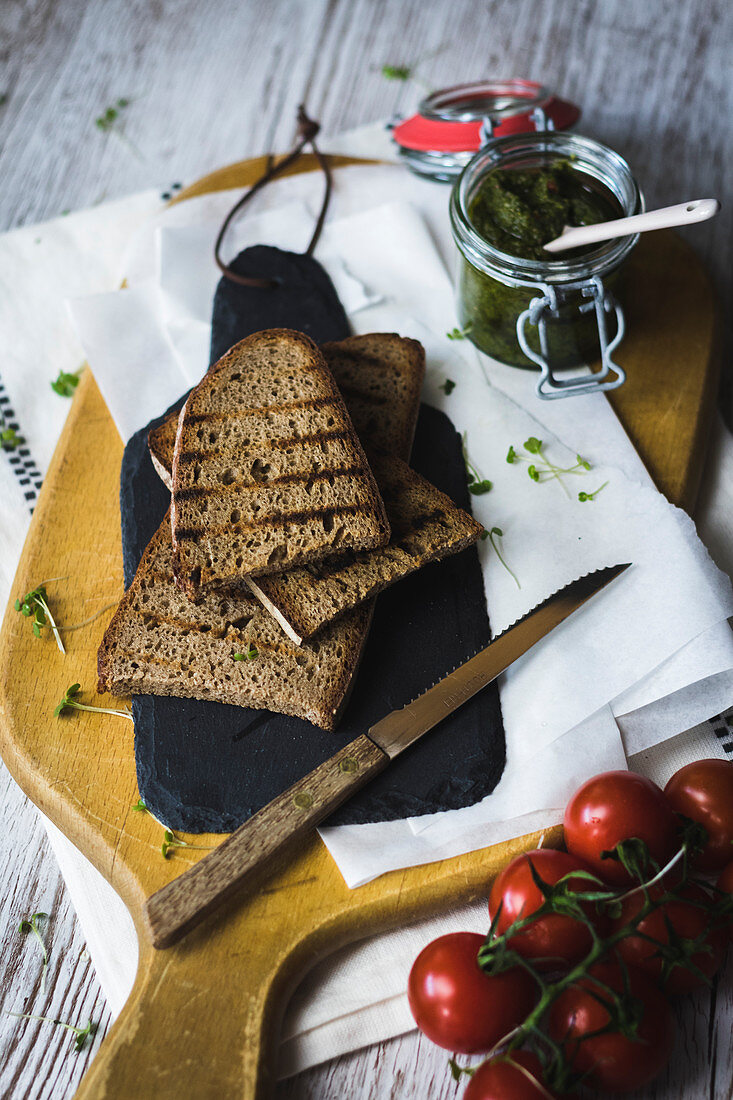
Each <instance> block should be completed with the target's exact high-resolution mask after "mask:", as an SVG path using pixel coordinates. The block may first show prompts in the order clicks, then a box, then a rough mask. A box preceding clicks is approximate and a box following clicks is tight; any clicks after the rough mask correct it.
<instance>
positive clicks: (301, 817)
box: [145, 565, 628, 948]
mask: <svg viewBox="0 0 733 1100" xmlns="http://www.w3.org/2000/svg"><path fill="white" fill-rule="evenodd" d="M625 569H628V565H615V566H613V567H611V568H609V569H601V570H599V571H598V572H596V573H589V574H588V575H587V576H585V577H581V578H580V580H577V581H574V582H573V583H572V584H569V585H568V586H567V588H563V589H561V591H559V592H556V593H555V594H554V596H551V597H550V598H549V600H547V601H546V602H545V603H543V604H540V606H539V607H536V608H535V609H534V610H533V611H531V612H530V613H529V614H528V615H527V616H526V617H525V618H524V619H521V620H520V621H519V622H518V623H515V624H514V625H513V626H510V627H509V629H508V630H506V631H505V632H504V633H503V634H500V635H499V637H498V638H495V639H494V641H493V642H491V644H490V645H488V646H487V647H486V648H485V649H483V650H481V652H480V653H477V654H476V656H475V657H472V658H471V659H470V660H469V661H466V663H465V664H463V665H460V666H459V667H458V668H457V669H455V670H454V671H453V672H450V673H449V674H448V675H447V676H445V677H444V678H443V679H442V680H440V681H439V683H437V684H435V685H434V686H433V687H431V688H429V689H428V690H427V691H426V692H424V693H423V694H422V695H420V696H418V698H417V699H415V700H413V702H412V703H408V705H407V706H406V707H402V709H401V710H396V711H393V712H392V713H391V714H388V715H387V717H386V718H383V719H382V720H381V721H380V722H377V723H376V725H374V726H372V728H371V729H370V730H369V734H368V735H367V734H361V736H359V737H357V738H356V739H355V740H354V741H350V742H349V744H348V745H345V746H344V747H343V748H342V749H340V750H339V752H337V753H336V754H335V755H334V756H332V757H331V758H330V759H329V760H324V762H323V763H322V764H319V765H318V767H317V768H315V769H314V770H313V771H312V772H310V773H309V774H308V775H304V776H303V777H302V779H299V780H298V782H297V783H294V784H293V786H292V787H289V788H288V790H286V791H283V792H282V794H279V795H278V796H277V798H274V799H273V800H272V802H269V803H268V804H267V805H266V806H263V807H262V809H261V810H258V811H257V813H256V814H253V815H252V817H250V818H249V820H248V821H245V823H244V825H240V827H239V828H238V829H237V830H236V831H235V832H233V833H232V834H231V836H229V837H227V839H226V840H225V841H224V842H223V843H222V844H220V845H219V847H218V848H216V849H215V850H214V851H213V852H210V853H209V854H208V855H207V856H205V857H204V858H203V859H202V860H200V861H199V862H198V863H196V864H195V865H194V866H193V867H191V869H190V870H188V871H186V872H185V874H183V875H180V876H179V877H178V878H176V879H174V880H173V882H169V883H168V885H167V886H164V887H162V888H161V889H160V890H158V891H157V892H156V893H155V894H153V895H152V897H150V898H148V900H147V902H146V904H145V917H146V921H147V924H148V929H149V932H150V937H151V939H152V942H153V946H154V947H157V948H164V947H169V946H170V945H171V944H173V943H175V942H176V941H177V940H179V939H180V938H181V936H184V935H185V934H186V933H187V932H189V931H190V930H191V929H192V928H195V927H196V925H197V924H200V923H201V921H202V920H204V918H205V917H206V916H207V915H208V914H209V913H211V912H213V911H214V910H215V909H216V908H217V907H218V906H219V905H221V903H222V902H223V901H224V900H225V899H226V898H227V897H230V896H231V895H232V894H233V893H234V892H235V891H237V890H239V889H240V888H241V887H242V886H243V885H244V884H245V883H246V882H247V881H249V880H251V878H252V877H253V876H255V875H256V873H257V872H259V871H261V870H263V869H264V870H267V869H268V868H269V865H270V862H271V861H272V859H273V858H274V857H275V856H276V855H278V853H280V852H282V851H284V850H285V849H286V848H288V847H291V846H293V845H294V844H296V843H297V841H298V840H299V839H303V838H305V837H307V836H308V835H309V834H310V833H311V832H312V830H313V829H314V828H315V826H316V825H318V824H319V823H320V822H321V821H323V820H325V818H327V817H328V815H329V814H330V813H332V812H333V810H335V809H336V808H337V807H338V806H340V805H341V804H342V803H343V802H346V801H347V799H349V798H350V797H351V796H352V795H353V794H355V793H356V791H358V790H359V789H360V788H361V787H363V786H364V784H365V783H368V782H369V780H370V779H372V778H373V777H374V776H375V775H378V774H379V772H381V771H383V770H384V769H385V768H386V767H388V766H389V763H390V761H391V760H392V759H393V758H394V757H395V756H397V755H398V753H400V752H403V751H404V749H406V748H407V747H408V746H409V745H411V744H413V742H414V741H416V740H417V739H418V738H419V737H421V736H422V735H423V734H424V733H427V731H428V730H430V729H432V728H433V726H436V725H437V724H438V723H439V722H440V721H441V719H442V718H445V716H446V715H448V714H450V713H451V712H452V711H454V710H456V709H457V708H458V707H460V706H461V705H462V704H463V703H465V702H466V701H467V700H468V699H470V698H471V696H472V695H475V694H476V692H477V691H480V690H481V688H483V687H485V686H486V684H488V683H490V682H491V681H492V680H493V679H495V678H496V677H497V676H498V675H499V673H501V672H503V671H504V670H505V669H506V668H508V667H509V665H510V664H511V663H512V661H516V660H517V658H518V657H521V656H522V654H524V653H526V652H527V650H528V649H530V648H531V647H532V646H533V645H534V644H535V643H536V642H538V641H539V640H540V638H544V637H545V635H547V634H549V632H550V631H551V630H553V629H554V627H556V626H558V625H559V624H560V623H561V622H562V621H563V620H564V619H567V617H568V615H572V613H573V611H576V610H577V609H578V608H579V607H581V606H582V605H583V604H584V603H585V602H586V600H589V599H590V598H591V596H594V595H595V594H596V593H597V592H600V591H601V589H602V588H605V587H606V585H607V584H609V583H610V582H611V581H612V580H614V578H615V577H618V576H619V574H620V573H623V572H624V570H625Z"/></svg>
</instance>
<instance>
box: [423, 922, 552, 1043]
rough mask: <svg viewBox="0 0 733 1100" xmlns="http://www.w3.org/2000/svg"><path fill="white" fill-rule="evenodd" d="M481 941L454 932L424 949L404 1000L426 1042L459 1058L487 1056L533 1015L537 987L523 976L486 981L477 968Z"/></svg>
mask: <svg viewBox="0 0 733 1100" xmlns="http://www.w3.org/2000/svg"><path fill="white" fill-rule="evenodd" d="M483 942H484V937H483V936H480V935H478V933H475V932H452V933H450V934H449V935H447V936H439V937H438V939H437V940H433V942H432V943H429V944H428V946H427V947H425V948H424V949H423V950H422V951H421V952H420V954H419V955H418V957H417V958H416V959H415V962H414V963H413V965H412V970H411V971H410V977H409V981H408V983H407V998H408V1001H409V1002H410V1010H411V1012H412V1015H413V1016H414V1017H415V1023H416V1024H417V1026H418V1027H419V1028H420V1030H421V1031H422V1032H423V1034H424V1035H427V1037H428V1039H431V1040H432V1042H434V1043H436V1044H437V1045H438V1046H439V1047H444V1048H445V1049H446V1050H452V1051H455V1052H456V1053H458V1054H475V1053H476V1052H478V1051H482V1050H491V1048H492V1047H493V1046H495V1045H496V1043H497V1042H498V1041H499V1040H500V1039H502V1038H503V1037H504V1035H506V1034H507V1032H509V1031H511V1030H512V1028H515V1027H516V1026H517V1025H518V1024H521V1023H522V1021H523V1020H524V1019H525V1017H526V1016H528V1015H529V1013H530V1012H531V1011H532V1008H533V1007H534V1005H535V1002H536V999H537V986H536V983H535V982H534V981H533V979H532V978H531V977H530V975H529V974H528V973H527V972H526V971H525V970H520V969H518V968H517V969H514V970H507V971H506V972H505V973H504V974H497V975H496V976H490V975H488V974H485V973H484V972H483V970H480V969H479V966H478V963H477V962H476V956H477V955H478V951H479V948H480V947H481V945H482V943H483Z"/></svg>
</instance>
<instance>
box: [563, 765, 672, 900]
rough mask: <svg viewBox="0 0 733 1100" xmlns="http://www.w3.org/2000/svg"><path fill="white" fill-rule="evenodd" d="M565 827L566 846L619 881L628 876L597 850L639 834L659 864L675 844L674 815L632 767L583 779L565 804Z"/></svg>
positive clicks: (602, 874) (598, 871)
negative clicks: (585, 780) (630, 769)
mask: <svg viewBox="0 0 733 1100" xmlns="http://www.w3.org/2000/svg"><path fill="white" fill-rule="evenodd" d="M564 826H565V843H566V845H567V848H568V851H569V852H572V854H573V855H575V856H578V857H579V858H580V859H584V860H585V861H586V862H587V863H589V864H590V866H591V868H592V869H593V870H594V871H595V872H596V874H598V875H600V877H601V878H604V879H606V880H607V881H608V882H612V883H614V884H616V885H619V886H623V885H624V884H625V883H628V882H629V881H630V876H629V875H628V874H627V873H626V871H624V869H623V867H622V866H621V864H620V863H618V861H617V860H614V859H601V852H603V851H611V849H612V848H615V847H616V845H617V844H618V843H619V842H620V841H622V840H629V839H630V838H631V837H638V838H639V839H640V840H644V841H646V843H647V845H648V847H649V852H650V855H651V857H652V859H654V860H656V861H657V863H658V864H659V865H660V867H661V866H663V865H664V864H665V863H667V861H668V860H669V859H671V858H672V856H673V855H674V853H675V851H676V850H677V848H678V846H679V845H678V841H677V820H676V818H675V815H674V812H673V811H672V808H671V806H670V805H669V803H668V802H667V800H666V798H665V797H664V794H663V793H662V791H661V790H660V789H659V787H658V786H657V785H656V783H652V781H651V780H650V779H645V778H644V776H643V775H636V774H635V773H634V772H622V771H618V772H603V773H602V774H601V775H596V776H595V777H594V778H593V779H589V780H587V782H585V783H584V784H583V786H582V787H580V788H579V789H578V790H577V791H576V792H575V794H574V795H573V797H572V798H571V799H570V801H569V802H568V804H567V806H566V807H565V820H564Z"/></svg>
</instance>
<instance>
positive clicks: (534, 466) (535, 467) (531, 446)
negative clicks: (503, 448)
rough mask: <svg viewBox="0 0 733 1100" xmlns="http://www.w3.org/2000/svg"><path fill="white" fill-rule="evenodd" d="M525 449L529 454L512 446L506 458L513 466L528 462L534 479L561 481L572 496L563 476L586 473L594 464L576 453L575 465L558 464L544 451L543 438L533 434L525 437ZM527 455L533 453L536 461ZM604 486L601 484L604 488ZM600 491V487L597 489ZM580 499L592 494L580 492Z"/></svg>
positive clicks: (530, 476)
mask: <svg viewBox="0 0 733 1100" xmlns="http://www.w3.org/2000/svg"><path fill="white" fill-rule="evenodd" d="M523 447H524V450H525V451H526V452H527V454H522V452H521V451H518V450H517V449H516V448H515V447H513V446H511V447H510V448H509V450H508V451H507V455H506V460H507V462H508V463H509V465H510V466H513V465H514V464H515V463H517V462H527V463H529V465H528V466H527V475H528V476H529V478H530V479H531V480H532V481H536V482H538V483H539V482H542V481H552V480H555V481H559V483H560V485H561V487H562V490H563V492H564V493H565V495H566V496H568V497H569V496H570V493H569V492H568V489H567V486H566V485H565V482H564V481H563V477H565V475H567V474H576V475H577V474H586V473H587V472H588V471H589V470H591V469H592V466H591V464H590V462H589V461H588V459H587V458H583V456H582V455H579V454H576V456H575V465H574V466H557V465H556V464H555V463H554V462H553V461H552V460H551V459H550V458H548V457H547V455H546V453H545V451H544V443H543V442H542V440H541V439H538V438H537V436H536V435H531V436H530V437H529V439H525V441H524V444H523ZM527 455H531V456H532V457H533V458H534V459H535V461H534V462H530V460H529V458H528V457H527ZM603 487H604V486H601V488H603ZM597 492H600V489H598V490H597ZM578 499H579V500H592V499H593V498H592V496H584V495H583V494H580V495H579V497H578Z"/></svg>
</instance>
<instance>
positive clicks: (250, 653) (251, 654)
mask: <svg viewBox="0 0 733 1100" xmlns="http://www.w3.org/2000/svg"><path fill="white" fill-rule="evenodd" d="M256 657H259V650H258V649H257V646H254V645H252V643H251V642H247V648H246V649H245V651H244V653H235V654H234V660H235V661H254V659H255V658H256Z"/></svg>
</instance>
